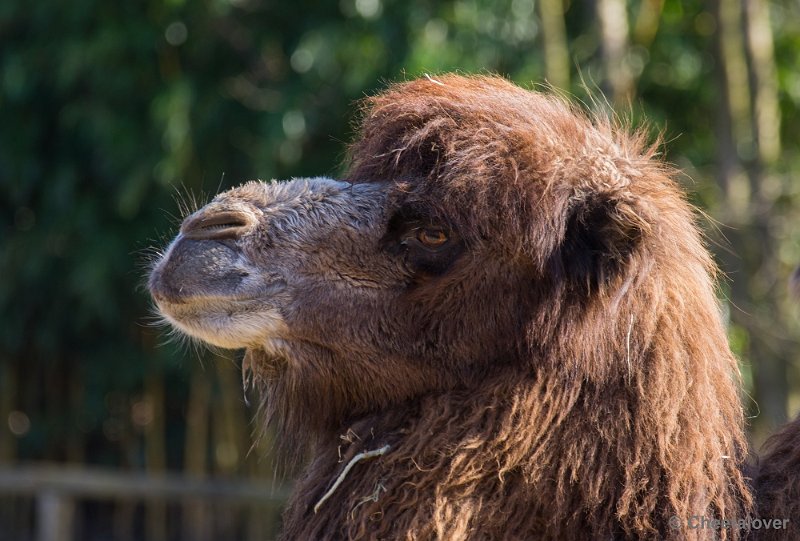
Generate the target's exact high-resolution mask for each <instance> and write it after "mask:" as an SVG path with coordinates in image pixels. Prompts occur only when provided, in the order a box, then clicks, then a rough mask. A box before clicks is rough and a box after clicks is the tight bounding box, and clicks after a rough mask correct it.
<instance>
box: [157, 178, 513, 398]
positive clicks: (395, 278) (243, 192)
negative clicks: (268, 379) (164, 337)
mask: <svg viewBox="0 0 800 541" xmlns="http://www.w3.org/2000/svg"><path fill="white" fill-rule="evenodd" d="M446 222H447V221H446V218H443V217H439V218H438V219H434V218H432V217H431V214H430V213H428V212H427V211H426V210H425V209H421V208H419V207H415V208H412V207H411V206H410V205H409V204H407V203H406V202H405V201H404V200H403V193H402V189H398V188H397V187H396V186H395V187H391V186H389V185H388V184H386V183H365V184H349V183H345V182H337V181H334V180H330V179H325V178H316V179H297V180H293V181H291V182H284V183H270V184H268V183H261V182H251V183H248V184H245V185H243V186H241V187H239V188H236V189H233V190H230V191H228V192H226V193H223V194H221V195H219V196H217V197H216V198H215V199H214V200H213V201H212V202H211V203H209V204H208V205H206V206H205V207H203V208H202V209H200V210H199V211H197V212H195V213H194V214H192V215H191V216H189V217H187V218H186V219H185V220H184V222H183V224H182V226H181V230H180V233H179V234H178V236H177V238H176V239H175V240H174V241H173V242H172V244H171V245H170V246H169V247H168V249H167V250H166V253H165V254H164V256H163V258H162V259H161V260H160V261H158V263H157V264H156V266H155V268H154V269H153V271H152V274H151V276H150V280H149V288H150V291H151V293H152V295H153V298H154V299H155V302H156V304H157V305H158V308H159V310H160V312H161V313H162V314H163V316H164V317H165V318H166V319H167V320H168V321H169V322H170V323H171V324H172V325H173V326H175V327H177V328H178V329H180V330H181V331H183V332H185V333H186V334H188V335H190V336H193V337H196V338H199V339H201V340H203V341H205V342H208V343H210V344H214V345H217V346H221V347H226V348H248V349H250V350H254V351H260V352H263V353H266V354H267V356H268V357H270V358H271V359H273V361H275V360H279V361H282V362H281V363H279V364H280V365H281V366H285V367H288V368H291V367H292V366H294V367H295V368H298V369H303V370H306V369H308V368H309V367H310V366H313V367H314V368H315V370H317V371H318V373H319V372H320V371H324V376H322V377H327V378H330V379H335V378H336V377H337V371H338V370H339V369H340V367H342V366H343V363H346V365H347V366H348V368H347V369H348V370H351V371H353V372H354V374H356V373H359V372H360V371H361V369H360V368H359V364H360V363H361V364H362V365H363V366H369V367H371V368H374V369H376V370H378V369H380V366H381V365H382V364H384V365H385V363H392V365H393V366H394V367H398V366H400V373H401V374H402V373H403V372H413V373H416V374H419V377H420V378H422V379H423V380H424V382H425V386H430V385H436V381H437V379H439V376H442V380H443V381H444V380H445V379H447V380H452V378H450V377H447V378H445V377H444V374H442V373H441V372H442V370H446V368H445V367H450V369H452V370H456V371H459V370H461V369H462V368H463V367H464V365H465V364H467V365H468V364H474V363H475V362H488V361H491V360H493V358H496V357H497V356H499V355H500V353H502V352H505V351H507V350H508V349H509V348H510V345H509V344H497V343H496V342H497V338H498V337H499V336H503V335H506V334H508V335H509V336H510V335H511V334H512V332H513V329H512V327H513V325H512V321H511V316H510V314H512V313H513V310H511V308H512V306H511V305H510V304H508V303H509V302H511V303H512V304H513V299H510V298H506V299H503V298H500V297H498V294H497V292H498V291H504V292H508V291H509V285H508V280H509V277H510V275H511V274H512V273H510V272H509V271H508V269H504V268H503V266H502V265H501V264H500V263H499V262H498V260H497V258H496V256H495V257H491V256H489V255H488V251H487V248H486V247H484V246H482V245H480V244H477V245H471V246H469V248H468V247H467V243H466V242H465V241H464V240H463V239H461V237H460V236H459V234H458V231H455V230H454V229H452V228H450V227H448V226H447V225H446ZM498 282H500V283H502V284H504V285H503V286H498ZM476 305H477V306H478V307H480V309H481V310H480V313H475V310H474V308H473V309H470V310H466V307H467V306H473V307H474V306H476ZM468 312H469V313H468ZM476 318H477V319H476ZM498 327H503V328H505V330H507V331H508V332H507V333H506V332H502V330H501V331H498ZM500 350H503V351H502V352H501V351H500ZM437 361H439V363H437ZM437 364H439V365H440V366H439V368H436V365H437ZM363 366H362V367H363ZM361 372H362V374H363V372H364V371H361ZM366 372H369V368H368V369H367V370H366ZM424 374H427V376H425V375H424ZM387 384H388V382H387Z"/></svg>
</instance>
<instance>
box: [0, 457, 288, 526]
mask: <svg viewBox="0 0 800 541" xmlns="http://www.w3.org/2000/svg"><path fill="white" fill-rule="evenodd" d="M0 495H10V496H29V497H33V498H35V500H36V518H35V521H36V540H37V541H70V538H71V533H72V521H73V517H74V511H75V502H76V500H80V499H99V500H118V501H131V500H147V501H152V500H156V501H157V500H163V501H167V500H177V501H183V500H197V499H208V500H224V501H225V502H226V503H242V504H264V505H268V506H280V505H282V504H283V502H284V501H285V500H286V498H287V496H288V487H287V486H285V485H278V484H272V483H264V482H254V481H246V480H238V479H220V478H193V477H188V476H185V475H179V474H172V473H165V474H161V475H154V474H145V473H133V472H131V473H126V472H116V471H109V470H103V469H99V468H86V467H76V466H63V465H45V466H42V465H36V466H15V467H0Z"/></svg>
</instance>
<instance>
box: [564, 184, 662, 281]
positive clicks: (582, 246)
mask: <svg viewBox="0 0 800 541" xmlns="http://www.w3.org/2000/svg"><path fill="white" fill-rule="evenodd" d="M569 209H570V210H569V214H568V217H567V221H566V229H565V233H564V241H563V243H562V245H561V249H560V250H559V254H558V255H559V256H560V257H559V259H560V261H559V266H560V268H561V269H562V272H563V273H564V275H565V276H564V278H565V279H566V280H567V281H568V282H569V283H571V284H574V286H575V287H576V288H579V290H580V292H581V293H591V292H594V291H597V290H598V288H602V287H603V286H605V285H607V284H609V283H610V282H611V281H612V280H613V279H614V278H617V277H619V276H621V275H622V274H624V272H625V270H626V266H627V265H629V264H630V260H631V255H632V254H633V253H634V252H635V251H636V249H637V248H638V247H639V246H640V244H641V243H642V239H643V237H644V236H645V234H646V232H647V231H648V230H649V224H648V223H647V221H646V220H645V219H644V217H643V216H641V214H640V213H639V212H637V210H636V209H635V206H634V204H633V203H632V202H629V201H625V200H624V198H623V197H620V196H618V195H616V194H608V193H591V194H588V195H583V194H582V195H580V196H576V197H575V198H574V199H573V201H572V204H571V205H570V207H569Z"/></svg>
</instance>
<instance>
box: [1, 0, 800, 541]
mask: <svg viewBox="0 0 800 541" xmlns="http://www.w3.org/2000/svg"><path fill="white" fill-rule="evenodd" d="M798 21H800V4H798V3H797V2H796V1H794V0H779V1H775V2H768V1H767V0H716V2H711V3H708V2H702V1H700V0H687V1H683V2H681V1H677V0H637V1H625V0H572V1H570V0H449V1H442V2H429V1H420V0H402V1H401V0H341V1H338V2H336V1H331V2H310V1H308V0H302V1H298V0H295V1H290V2H278V1H270V0H200V1H194V2H189V1H185V0H162V1H156V0H149V1H137V2H100V1H97V0H71V1H69V2H56V1H44V2H29V1H22V0H4V1H3V2H2V3H0V278H1V279H0V541H6V540H14V541H17V540H27V539H34V538H38V539H41V540H42V541H45V540H52V541H61V540H66V539H84V540H89V541H92V540H95V539H98V540H99V539H121V540H134V539H135V540H139V539H148V540H153V541H161V540H167V539H169V540H172V539H198V540H202V539H248V540H250V539H253V540H255V539H269V538H271V537H273V536H274V534H275V531H276V528H277V527H278V512H279V509H280V501H281V498H282V497H283V494H284V492H283V490H284V489H283V488H281V487H280V486H277V485H283V484H285V483H283V482H282V481H283V479H282V477H281V476H280V475H279V476H278V477H277V478H276V477H275V476H274V474H273V472H274V464H273V462H272V460H271V451H270V443H269V441H263V442H261V443H259V444H254V443H253V440H252V437H251V432H252V428H253V427H252V426H251V424H250V418H251V416H252V414H253V413H254V412H253V411H252V409H251V408H249V407H248V406H247V404H246V402H245V396H244V393H243V391H242V385H241V378H240V372H239V367H238V363H239V361H240V355H238V354H237V353H234V352H230V353H213V352H208V351H205V350H202V349H195V348H192V347H191V346H187V345H182V344H181V343H180V342H179V341H176V340H170V339H169V337H168V335H167V333H166V332H165V331H164V330H163V329H159V328H156V327H154V326H152V322H153V321H154V319H153V318H152V316H151V308H150V302H149V300H148V296H147V294H146V291H145V290H144V288H143V283H144V282H143V276H144V274H145V272H146V268H147V262H148V258H149V257H150V254H152V252H151V251H150V250H151V247H161V246H163V245H164V244H165V243H166V242H168V240H169V238H170V237H171V235H172V234H173V233H174V232H175V230H176V229H177V225H178V223H179V220H180V217H181V215H182V213H183V212H184V211H185V207H187V206H188V207H190V208H191V207H193V206H194V205H196V204H201V203H202V202H204V201H206V200H207V199H208V198H209V197H210V196H211V195H212V194H213V193H215V192H217V191H218V190H220V189H224V188H227V187H230V186H232V185H235V184H238V183H240V182H242V181H244V180H247V179H253V178H260V179H265V180H268V179H273V178H288V177H293V176H310V175H336V174H337V171H338V170H339V165H340V164H341V162H342V159H343V157H344V152H345V145H346V142H347V141H348V140H349V139H350V138H351V137H352V128H351V126H352V121H353V119H354V114H355V112H356V107H355V102H356V101H357V100H358V99H359V98H361V97H362V96H364V95H365V94H369V93H373V92H375V91H377V90H379V89H381V88H383V87H385V84H386V82H387V81H396V80H403V79H408V78H412V77H418V76H421V75H423V74H425V73H429V74H435V73H437V72H441V71H447V70H459V71H462V72H465V73H474V72H492V73H500V74H503V75H506V76H508V77H510V78H511V79H513V80H514V81H516V82H518V83H520V84H522V85H525V86H528V87H537V88H539V87H540V85H541V83H543V82H545V81H548V82H549V83H550V84H551V85H553V86H554V87H557V88H558V89H560V91H563V92H566V93H569V94H570V95H572V96H574V97H576V98H577V99H579V100H582V101H584V102H585V103H587V104H588V105H587V107H588V108H593V109H596V108H598V107H604V106H606V105H607V104H612V105H613V106H614V107H615V108H616V110H617V111H618V113H619V114H620V116H621V117H622V118H623V119H627V120H628V121H629V122H631V123H633V124H634V125H639V124H641V122H642V119H643V118H647V119H649V123H650V131H651V132H652V133H653V135H654V137H655V135H657V134H658V133H659V132H661V133H663V137H664V140H665V144H664V145H663V152H664V155H665V157H666V159H667V160H668V161H670V162H672V163H674V164H677V165H678V166H679V167H681V168H682V169H683V170H684V171H685V172H686V176H685V177H684V178H682V179H681V180H682V182H683V183H684V185H685V186H686V188H687V190H688V191H689V192H690V194H691V195H690V197H691V198H692V200H693V201H694V202H696V203H697V204H698V205H699V206H700V207H701V208H703V209H704V210H705V212H706V213H707V214H708V217H707V218H706V219H705V220H704V222H703V226H704V228H706V230H707V231H708V232H709V243H710V246H711V247H712V249H713V250H714V252H715V254H716V257H717V261H718V262H719V263H720V265H721V266H722V268H723V269H724V272H725V273H726V277H725V278H724V279H723V281H722V285H721V288H720V297H721V298H722V299H723V301H724V302H723V304H724V307H725V310H726V316H727V317H728V319H729V323H730V327H729V328H730V337H731V341H732V344H733V346H734V349H735V351H736V352H737V354H738V355H739V357H740V358H741V366H742V371H743V374H744V380H745V394H744V395H743V396H744V400H745V404H746V407H747V409H748V413H749V415H750V416H751V417H750V419H749V422H750V429H751V433H752V435H753V441H754V442H755V443H756V445H758V444H760V442H762V441H763V439H764V437H765V436H766V435H767V434H769V432H771V431H772V430H773V429H774V427H775V426H776V425H777V424H779V423H781V422H783V421H785V420H786V419H787V418H788V417H789V416H792V415H795V414H796V413H797V411H798V409H800V392H798V391H800V325H798V310H799V309H800V308H798V306H796V305H797V304H798V303H800V300H797V301H796V300H793V299H792V298H791V297H790V295H789V290H788V287H787V282H788V279H789V276H790V274H791V271H792V269H793V267H794V266H796V265H797V264H798V263H800V244H798V240H800V233H798V231H800V204H799V203H800V182H798V181H797V180H796V179H795V175H796V174H797V173H798V172H800V25H798ZM601 93H602V94H601ZM602 95H605V96H606V98H607V102H608V103H607V104H604V100H603V98H602V97H601V96H602ZM719 376H720V377H726V375H724V374H720V375H719ZM110 474H113V475H110ZM204 480H205V481H204ZM159 483H160V484H159ZM159 487H161V489H159ZM260 494H261V495H263V494H266V496H263V497H260V496H259V495H260Z"/></svg>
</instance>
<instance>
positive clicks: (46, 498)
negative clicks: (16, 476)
mask: <svg viewBox="0 0 800 541" xmlns="http://www.w3.org/2000/svg"><path fill="white" fill-rule="evenodd" d="M74 511H75V502H74V500H73V499H72V498H71V497H69V496H67V495H66V494H63V493H61V492H58V491H56V490H44V491H42V492H41V493H40V494H39V496H38V497H37V498H36V540H37V541H70V539H71V538H72V521H73V518H74V516H75V514H74Z"/></svg>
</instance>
